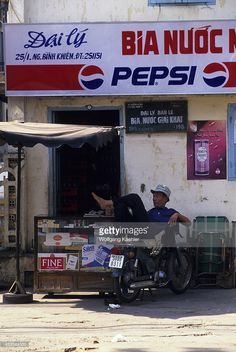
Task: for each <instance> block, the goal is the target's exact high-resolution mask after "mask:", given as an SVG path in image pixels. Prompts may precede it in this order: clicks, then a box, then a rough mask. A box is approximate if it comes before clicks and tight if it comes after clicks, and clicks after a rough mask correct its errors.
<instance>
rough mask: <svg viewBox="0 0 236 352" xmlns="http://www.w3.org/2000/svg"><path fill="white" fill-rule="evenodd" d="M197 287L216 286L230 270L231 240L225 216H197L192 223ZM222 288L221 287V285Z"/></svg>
mask: <svg viewBox="0 0 236 352" xmlns="http://www.w3.org/2000/svg"><path fill="white" fill-rule="evenodd" d="M192 234H193V243H194V247H195V278H196V284H197V285H201V284H204V285H209V284H213V285H217V282H219V281H218V280H217V279H218V278H219V277H223V276H225V277H226V276H227V275H229V274H230V272H231V270H232V247H233V246H232V238H231V237H230V229H229V220H228V219H227V217H225V216H197V217H196V218H195V219H194V221H193V232H192ZM221 286H223V285H221Z"/></svg>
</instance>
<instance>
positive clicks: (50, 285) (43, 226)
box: [34, 216, 113, 294]
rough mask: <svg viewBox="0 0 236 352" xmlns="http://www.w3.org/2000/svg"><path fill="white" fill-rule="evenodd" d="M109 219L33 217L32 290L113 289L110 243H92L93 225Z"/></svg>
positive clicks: (93, 290)
mask: <svg viewBox="0 0 236 352" xmlns="http://www.w3.org/2000/svg"><path fill="white" fill-rule="evenodd" d="M108 219H109V220H111V218H105V217H96V218H84V217H80V218H73V217H47V216H36V217H35V276H34V290H35V292H48V293H50V294H52V293H64V292H75V291H87V292H88V291H91V292H95V291H97V292H100V293H102V292H109V293H111V292H113V278H112V275H111V270H110V269H109V268H108V262H109V254H110V250H111V246H106V245H96V244H95V243H94V226H96V224H97V223H98V222H104V221H107V220H108Z"/></svg>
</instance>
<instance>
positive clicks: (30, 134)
mask: <svg viewBox="0 0 236 352" xmlns="http://www.w3.org/2000/svg"><path fill="white" fill-rule="evenodd" d="M122 128H123V127H117V128H116V127H102V126H82V125H71V124H54V123H36V122H19V121H10V122H0V145H3V144H5V143H8V144H10V145H13V146H15V147H17V148H18V159H17V201H16V205H17V209H16V280H15V281H14V282H13V284H12V286H11V288H10V289H9V292H8V293H6V294H5V295H6V296H5V298H4V299H5V301H7V300H10V299H12V295H15V294H17V296H18V301H19V303H20V300H21V298H22V297H23V298H24V299H25V298H27V297H29V298H30V299H31V298H32V297H31V296H32V294H31V296H30V295H28V294H27V293H26V291H25V289H24V287H23V286H22V284H21V282H20V213H21V205H20V199H21V150H22V147H24V146H25V147H33V146H34V145H35V144H38V143H40V144H43V145H45V146H46V147H59V146H61V145H63V144H66V145H69V146H71V147H73V148H80V147H82V146H83V145H84V144H85V143H88V144H90V145H91V146H93V147H95V148H98V147H101V146H103V145H105V144H106V143H107V142H109V141H112V139H113V138H114V137H115V136H116V135H117V130H118V129H122ZM16 300H17V299H16V298H15V297H14V301H16ZM31 301H32V299H31ZM15 303H16V302H15Z"/></svg>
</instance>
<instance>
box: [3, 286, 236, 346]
mask: <svg viewBox="0 0 236 352" xmlns="http://www.w3.org/2000/svg"><path fill="white" fill-rule="evenodd" d="M2 293H3V292H2ZM2 293H1V294H0V302H1V303H0V311H1V314H0V351H1V352H13V351H14V352H18V351H19V352H25V351H27V352H39V351H40V352H45V351H47V352H59V351H60V352H73V351H75V352H81V351H91V352H97V351H99V352H100V351H102V352H126V351H127V352H151V351H155V352H157V351H158V352H159V351H160V352H173V351H175V352H235V351H236V289H220V288H216V287H212V288H198V289H189V290H188V291H187V292H185V293H184V294H182V295H175V294H174V293H172V292H171V291H169V290H168V289H159V290H157V291H155V292H154V293H153V294H152V295H150V293H149V292H148V291H146V292H145V293H144V295H143V297H142V299H139V300H136V301H135V302H133V303H130V304H123V305H121V306H116V305H115V306H112V307H109V306H108V305H107V303H106V304H105V301H104V298H102V297H100V296H99V295H98V294H96V293H78V292H76V293H69V294H66V295H55V296H54V297H53V298H51V297H48V296H47V295H46V294H45V295H44V294H34V301H33V303H28V304H2Z"/></svg>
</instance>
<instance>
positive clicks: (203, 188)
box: [9, 0, 236, 240]
mask: <svg viewBox="0 0 236 352" xmlns="http://www.w3.org/2000/svg"><path fill="white" fill-rule="evenodd" d="M216 2H217V5H216V6H205V5H200V6H156V7H148V6H147V3H148V0H135V1H131V0H120V1H118V0H109V1H107V0H87V1H85V0H81V1H79V0H67V1H66V0H34V1H32V0H25V1H24V2H23V1H20V0H12V1H11V4H12V8H14V7H15V10H16V8H17V9H18V10H17V12H19V16H13V14H12V13H11V11H12V9H11V7H10V16H9V18H10V19H12V22H13V21H14V22H22V21H23V20H24V22H26V23H36V22H37V23H40V22H98V21H104V22H110V21H167V20H193V21H194V20H199V19H234V18H235V11H234V9H235V0H217V1H216ZM23 3H24V7H23ZM20 4H22V7H21V6H20ZM17 6H18V7H17ZM15 12H16V11H15ZM18 18H19V21H17V19H18ZM179 98H184V99H186V100H188V111H189V115H188V118H189V120H209V119H212V120H215V119H216V120H226V119H227V105H228V104H229V103H236V95H224V96H223V95H217V96H216V95H215V96H214V95H211V96H206V95H205V96H204V95H200V96H187V97H173V96H171V97H168V96H166V97H161V98H158V97H153V96H152V97H128V96H127V97H114V98H111V97H109V98H108V97H98V98H96V97H88V98H86V97H65V98H60V97H59V98H46V97H45V98H43V97H41V98H33V97H30V98H9V116H10V118H11V119H15V118H17V119H19V118H23V117H24V119H25V121H38V122H46V121H47V118H48V108H52V107H57V108H58V107H63V108H64V107H73V108H81V107H84V106H85V105H87V104H91V105H93V106H95V107H96V106H98V107H101V106H102V107H106V106H109V107H110V106H115V107H122V108H124V104H125V102H127V101H130V100H132V101H140V100H141V101H151V100H154V101H155V100H158V99H159V100H163V99H167V100H168V99H169V100H173V99H179ZM123 111H124V109H123ZM124 151H125V152H124V168H125V170H124V171H125V190H126V192H137V193H139V194H140V195H141V197H142V199H143V200H144V202H145V205H146V207H147V208H150V207H151V206H152V197H151V194H150V188H152V187H154V186H156V184H157V183H165V184H167V185H168V186H169V187H170V188H171V190H172V195H171V201H170V203H169V206H171V207H175V208H176V209H178V210H179V211H180V212H183V213H185V214H186V215H187V216H189V217H190V218H191V219H193V218H194V217H195V216H197V215H225V216H227V217H228V218H229V220H230V221H232V220H236V213H235V209H236V197H235V194H236V182H233V181H228V180H205V181H187V170H186V134H184V133H183V134H181V133H171V134H169V133H164V134H163V133H162V134H157V133H155V134H151V135H150V136H148V135H146V134H141V135H135V134H134V135H125V139H124ZM47 160H48V150H47V148H45V147H43V146H37V147H34V148H33V149H29V150H28V151H27V162H26V168H25V179H26V183H25V185H24V190H25V194H26V198H25V199H26V204H25V212H26V214H27V216H26V227H27V231H26V233H27V234H28V239H29V240H30V238H32V237H33V217H34V216H35V215H37V214H47V212H48V163H47ZM141 184H144V185H145V191H144V193H141V191H140V187H141Z"/></svg>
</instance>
